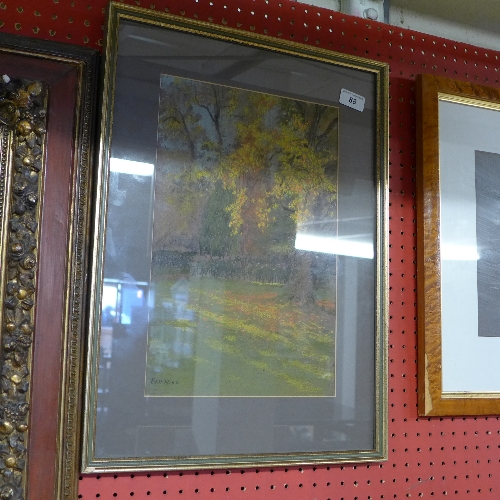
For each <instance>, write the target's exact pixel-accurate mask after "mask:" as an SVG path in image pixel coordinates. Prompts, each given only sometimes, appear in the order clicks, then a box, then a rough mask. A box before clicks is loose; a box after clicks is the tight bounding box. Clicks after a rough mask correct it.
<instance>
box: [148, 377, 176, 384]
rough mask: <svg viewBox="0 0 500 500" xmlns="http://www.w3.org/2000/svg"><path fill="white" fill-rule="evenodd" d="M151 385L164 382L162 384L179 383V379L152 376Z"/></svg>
mask: <svg viewBox="0 0 500 500" xmlns="http://www.w3.org/2000/svg"><path fill="white" fill-rule="evenodd" d="M149 383H150V384H151V385H157V384H162V385H179V381H178V380H169V379H166V378H155V377H151V381H150V382H149Z"/></svg>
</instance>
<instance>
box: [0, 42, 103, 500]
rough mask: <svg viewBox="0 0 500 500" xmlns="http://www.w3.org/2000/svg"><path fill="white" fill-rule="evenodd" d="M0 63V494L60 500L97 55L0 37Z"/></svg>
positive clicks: (84, 248) (76, 441) (68, 489)
mask: <svg viewBox="0 0 500 500" xmlns="http://www.w3.org/2000/svg"><path fill="white" fill-rule="evenodd" d="M0 61H1V64H2V73H3V76H2V80H1V82H0V94H1V96H0V130H1V145H2V148H1V171H0V216H1V219H0V222H1V226H0V237H1V246H0V248H1V249H2V255H1V261H0V262H1V271H2V272H1V282H0V295H1V303H2V308H1V312H0V323H1V328H2V330H1V334H0V339H1V346H0V367H1V383H0V387H1V388H0V450H1V452H0V456H1V461H0V464H1V465H0V492H1V495H2V496H4V497H5V498H16V499H23V500H30V499H35V498H41V497H43V498H47V499H48V498H54V499H67V500H69V499H73V498H75V496H76V494H77V491H76V488H77V474H78V466H79V456H80V453H79V449H80V448H79V446H80V411H81V404H80V402H81V398H82V385H81V381H82V379H81V368H82V355H83V350H82V349H81V347H82V341H83V330H82V325H83V320H84V317H83V313H84V305H85V293H86V274H85V273H86V261H87V253H88V244H87V231H88V223H89V220H88V218H89V209H90V187H91V184H92V161H91V160H92V155H93V140H94V135H93V133H94V111H95V92H96V81H97V78H96V77H97V52H96V51H93V50H90V49H82V48H80V47H74V46H71V45H62V44H58V43H51V42H45V41H40V40H36V41H35V40H30V39H27V38H24V37H20V36H15V35H7V34H0ZM47 464H51V466H50V467H48V466H47Z"/></svg>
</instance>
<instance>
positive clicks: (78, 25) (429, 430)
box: [0, 0, 500, 500]
mask: <svg viewBox="0 0 500 500" xmlns="http://www.w3.org/2000/svg"><path fill="white" fill-rule="evenodd" d="M106 3H107V0H74V1H69V0H37V1H36V2H35V1H33V0H5V1H3V2H1V3H0V29H1V30H2V31H5V32H9V33H18V34H22V35H26V36H31V37H39V38H45V39H50V40H57V41H62V42H72V43H76V44H81V45H86V46H89V47H94V48H99V47H100V46H101V45H102V38H103V32H102V27H103V24H104V7H105V5H106ZM126 3H130V4H134V5H142V6H143V7H146V8H151V9H156V10H158V11H167V12H171V13H172V14H178V15H183V16H185V17H188V18H197V19H200V20H204V21H209V22H213V23H215V24H224V25H227V26H230V27H233V28H239V29H242V30H246V31H253V32H255V33H262V34H268V35H271V36H275V37H280V38H282V39H287V40H294V41H297V42H302V43H306V44H310V45H313V46H318V47H323V48H326V49H332V50H336V51H339V52H345V53H347V54H354V55H357V56H362V57H367V58H370V59H376V60H380V61H386V62H388V63H389V64H390V70H391V80H390V83H391V86H390V183H389V187H390V198H389V201H390V211H389V215H390V224H389V226H390V236H389V243H390V263H389V272H390V279H389V286H390V292H389V299H390V305H389V314H390V320H389V328H390V334H389V343H390V348H389V358H390V360H389V391H390V393H389V405H390V407H389V460H388V462H385V463H380V464H370V465H350V466H348V465H343V466H340V465H338V466H337V465H335V466H330V467H326V466H317V467H288V468H276V469H260V470H259V469H244V470H243V469H242V470H213V471H189V472H168V473H162V472H152V473H150V474H146V473H144V474H142V473H141V474H117V475H100V476H98V475H97V476H96V475H86V476H82V477H81V479H80V488H79V498H82V499H84V500H90V499H95V498H99V499H101V500H111V499H115V498H118V499H120V498H122V499H123V498H130V497H134V498H137V499H149V498H151V499H160V498H161V499H163V498H179V500H181V499H183V500H191V499H205V498H207V499H211V500H222V499H224V500H233V499H234V500H239V499H255V500H258V499H259V500H264V499H287V500H288V499H290V500H302V499H304V500H313V499H314V500H327V499H330V500H375V499H399V500H402V499H407V498H422V497H423V498H442V497H445V496H448V497H452V498H454V499H457V500H458V499H470V500H476V499H481V498H488V499H494V500H496V499H498V498H500V469H499V462H500V460H499V459H500V451H499V445H500V421H499V419H498V418H497V417H488V418H485V417H483V418H479V417H478V418H432V419H431V418H418V417H417V408H416V407H417V395H416V391H417V380H416V376H417V370H416V354H417V351H416V346H417V341H416V315H417V313H416V301H417V296H416V281H415V278H416V248H415V246H416V235H415V232H416V224H415V149H416V148H415V76H416V75H417V74H418V73H423V72H426V73H433V74H438V75H444V76H448V77H452V78H458V79H462V80H474V81H477V82H478V83H484V84H487V85H492V86H496V87H498V86H499V81H498V78H499V68H500V62H499V56H500V53H498V52H494V51H491V50H486V49H480V48H476V47H472V46H469V45H465V44H462V43H456V42H452V41H449V40H444V39H441V38H437V37H434V36H430V35H422V34H419V33H415V32H412V31H408V30H402V29H399V28H395V27H392V26H388V25H384V24H380V23H376V22H371V21H366V20H363V19H356V18H353V17H350V16H346V15H344V14H340V13H337V12H331V11H329V10H326V9H320V8H317V7H312V6H308V5H305V4H299V3H295V2H291V1H289V0H157V1H156V2H155V3H154V4H152V3H151V2H149V1H135V2H134V1H127V2H126Z"/></svg>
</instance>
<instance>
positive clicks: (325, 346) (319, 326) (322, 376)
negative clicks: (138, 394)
mask: <svg viewBox="0 0 500 500" xmlns="http://www.w3.org/2000/svg"><path fill="white" fill-rule="evenodd" d="M182 284H183V286H184V289H186V288H187V287H189V295H188V296H187V295H186V294H185V295H184V297H181V298H182V299H183V300H177V301H176V300H175V297H174V296H173V295H175V294H174V292H172V286H173V285H174V283H173V281H171V280H168V279H164V280H160V281H157V282H156V303H157V307H156V309H155V313H156V314H155V318H154V319H153V321H152V322H151V324H150V327H149V336H148V354H147V368H146V389H145V394H146V395H149V396H333V395H334V391H335V377H334V373H335V365H334V362H335V291H334V290H331V291H327V290H321V291H320V292H321V293H318V295H321V298H322V299H323V300H318V301H317V302H316V303H311V304H308V305H306V306H304V305H298V304H294V303H292V302H290V301H288V300H286V299H284V298H283V295H284V294H283V289H284V287H283V286H282V285H271V284H259V283H247V282H243V281H239V280H226V279H217V278H197V279H190V280H189V281H187V280H183V281H182ZM187 297H188V301H187V303H186V301H185V299H186V298H187ZM163 304H165V305H163ZM179 311H180V313H179Z"/></svg>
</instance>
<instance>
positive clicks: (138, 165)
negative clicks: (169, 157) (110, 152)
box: [109, 158, 155, 176]
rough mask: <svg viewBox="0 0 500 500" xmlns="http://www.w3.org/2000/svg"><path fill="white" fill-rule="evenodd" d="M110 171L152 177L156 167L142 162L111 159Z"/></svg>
mask: <svg viewBox="0 0 500 500" xmlns="http://www.w3.org/2000/svg"><path fill="white" fill-rule="evenodd" d="M109 169H110V171H111V172H117V173H120V174H131V175H144V176H152V175H153V173H154V170H155V166H154V165H153V164H152V163H143V162H141V161H131V160H124V159H122V158H110V160H109Z"/></svg>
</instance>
